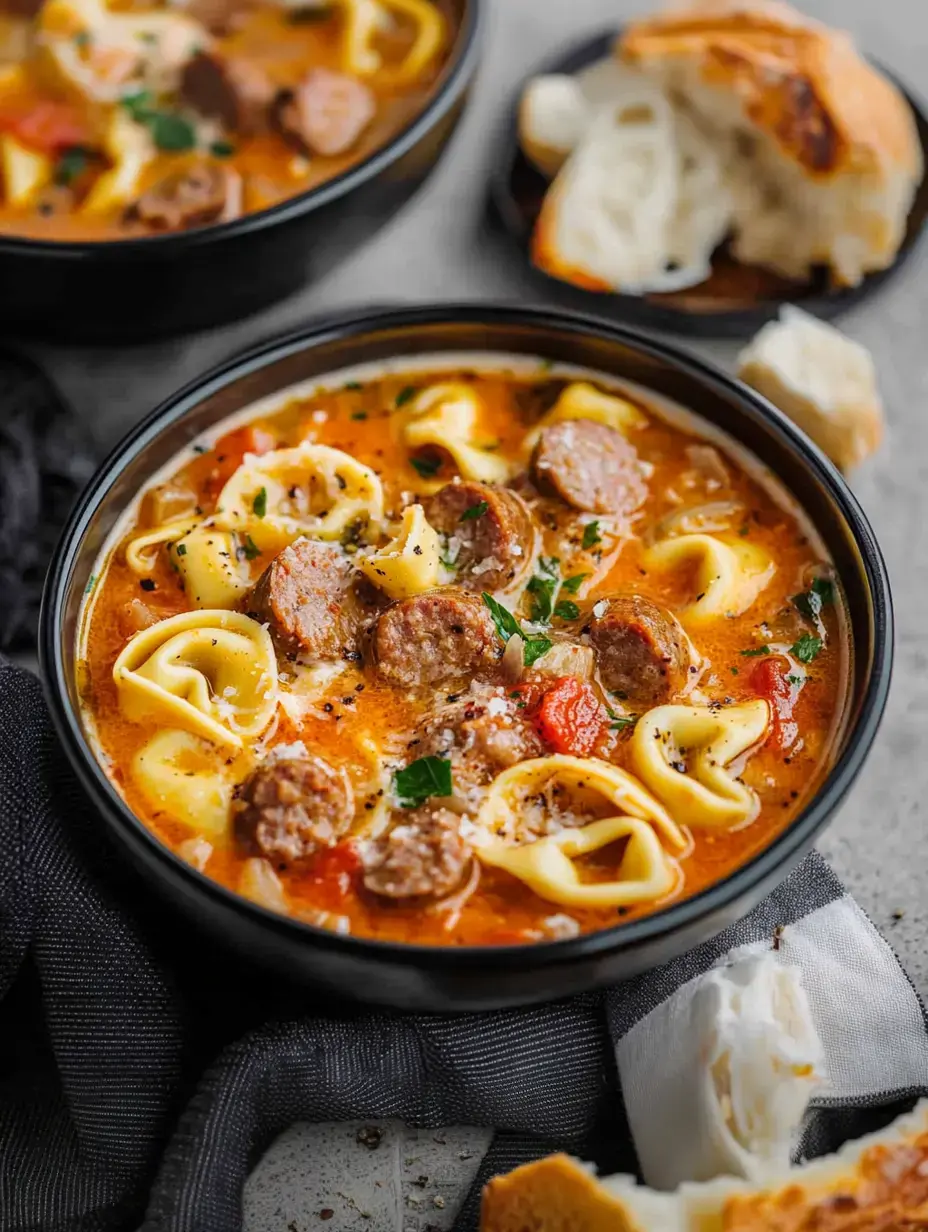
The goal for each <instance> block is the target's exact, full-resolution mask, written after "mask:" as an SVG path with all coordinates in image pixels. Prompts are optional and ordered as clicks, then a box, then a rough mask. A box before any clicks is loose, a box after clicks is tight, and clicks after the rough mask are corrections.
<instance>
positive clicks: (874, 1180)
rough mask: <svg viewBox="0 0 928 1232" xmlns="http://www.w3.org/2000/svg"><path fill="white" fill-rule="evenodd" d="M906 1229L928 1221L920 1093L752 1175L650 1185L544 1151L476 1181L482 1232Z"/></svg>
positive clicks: (924, 1105) (925, 1118)
mask: <svg viewBox="0 0 928 1232" xmlns="http://www.w3.org/2000/svg"><path fill="white" fill-rule="evenodd" d="M812 1228H816V1229H820V1230H821V1232H890V1230H891V1229H892V1230H898V1232H902V1230H903V1229H905V1230H907V1232H908V1230H911V1232H915V1229H918V1228H928V1100H923V1101H922V1102H921V1103H920V1104H919V1105H918V1106H917V1107H916V1109H915V1110H914V1112H911V1113H909V1114H907V1115H906V1116H902V1117H899V1118H898V1119H897V1120H896V1121H894V1122H893V1124H892V1125H890V1126H889V1127H888V1128H887V1129H885V1130H882V1131H881V1132H880V1133H876V1134H869V1135H868V1136H867V1137H865V1138H860V1139H859V1140H858V1141H856V1142H849V1143H847V1144H846V1145H845V1146H844V1147H842V1148H841V1150H840V1151H838V1152H837V1153H836V1154H834V1155H829V1156H827V1157H825V1158H823V1159H817V1160H812V1161H811V1162H810V1163H806V1164H802V1165H801V1166H799V1167H795V1168H790V1169H789V1170H787V1171H784V1172H781V1173H779V1174H777V1175H771V1177H770V1178H769V1180H765V1181H764V1182H763V1183H762V1184H760V1185H749V1184H747V1183H746V1182H744V1181H735V1180H730V1179H727V1178H722V1179H719V1180H715V1181H706V1182H701V1183H698V1184H687V1185H682V1186H681V1187H680V1188H679V1189H678V1190H677V1191H676V1192H675V1193H671V1194H667V1193H657V1192H655V1191H654V1190H650V1189H646V1188H645V1187H643V1186H640V1185H638V1184H637V1183H636V1182H635V1180H634V1179H633V1178H632V1177H628V1176H615V1177H604V1178H602V1179H597V1178H596V1177H595V1176H594V1175H593V1173H592V1171H591V1170H590V1169H589V1168H587V1167H586V1166H585V1165H584V1164H581V1163H579V1162H577V1161H576V1160H572V1159H570V1158H569V1157H568V1156H566V1155H552V1156H550V1157H549V1158H547V1159H542V1160H540V1161H539V1162H538V1163H533V1164H526V1165H524V1166H523V1167H521V1168H517V1169H516V1170H515V1171H514V1172H511V1173H510V1174H509V1175H508V1176H500V1177H496V1179H495V1180H492V1181H490V1183H489V1184H488V1185H487V1186H486V1188H485V1189H484V1191H483V1209H482V1215H481V1221H480V1229H481V1232H801V1230H802V1229H812Z"/></svg>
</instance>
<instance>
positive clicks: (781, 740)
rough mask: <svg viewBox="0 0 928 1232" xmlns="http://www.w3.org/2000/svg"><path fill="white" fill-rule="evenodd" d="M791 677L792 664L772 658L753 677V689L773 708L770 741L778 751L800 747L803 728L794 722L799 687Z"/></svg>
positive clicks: (785, 660) (779, 658) (765, 661)
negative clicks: (799, 738) (798, 740)
mask: <svg viewBox="0 0 928 1232" xmlns="http://www.w3.org/2000/svg"><path fill="white" fill-rule="evenodd" d="M788 677H789V660H788V659H784V658H783V657H782V656H781V655H771V656H770V657H769V658H765V659H762V660H761V662H760V663H758V664H756V665H755V667H754V670H753V671H752V672H751V675H750V682H751V688H752V689H755V690H756V691H757V693H758V694H759V695H760V696H761V697H762V698H764V700H765V701H766V702H768V703H769V705H770V721H771V729H770V735H769V737H768V740H769V741H771V742H772V743H773V744H774V745H775V746H776V747H777V748H780V749H784V750H785V749H789V748H792V746H793V745H794V744H795V743H796V739H797V737H798V735H799V725H798V724H797V722H796V720H795V719H794V718H793V707H794V706H795V705H796V698H797V697H798V696H799V688H798V686H796V685H794V684H792V683H791V682H790V680H789V679H788Z"/></svg>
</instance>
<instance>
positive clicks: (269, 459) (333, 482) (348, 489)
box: [214, 442, 383, 552]
mask: <svg viewBox="0 0 928 1232" xmlns="http://www.w3.org/2000/svg"><path fill="white" fill-rule="evenodd" d="M214 521H215V523H216V525H217V526H218V527H219V528H220V529H221V530H228V531H232V532H236V531H238V532H245V531H247V533H248V534H249V535H250V536H251V538H252V539H253V541H254V542H255V543H256V544H257V546H258V547H259V548H260V549H261V550H262V551H264V550H267V551H269V552H279V551H281V550H282V549H283V548H285V547H287V546H288V544H290V543H292V542H293V541H294V539H297V538H299V537H300V536H301V535H309V536H310V537H311V538H314V539H339V538H340V537H341V536H342V535H343V534H344V532H345V531H346V530H348V529H349V528H350V527H351V526H352V525H353V524H354V523H357V522H359V521H363V522H365V523H367V524H369V525H370V526H372V527H374V528H376V527H378V526H380V524H381V523H382V522H383V487H382V486H381V483H380V479H379V478H378V476H377V475H376V474H375V473H374V471H372V470H371V469H370V467H369V466H365V465H364V464H363V463H362V462H358V461H357V459H356V458H353V457H352V456H351V455H350V454H347V453H344V452H343V451H342V450H341V449H333V448H332V447H331V446H329V445H314V444H312V443H310V442H304V443H303V444H301V445H295V446H294V447H293V448H291V449H273V450H271V452H270V453H265V454H261V455H260V456H259V455H257V454H246V455H245V460H244V462H243V463H242V465H241V466H240V467H239V468H238V470H236V471H235V473H234V474H233V475H232V477H231V478H230V479H229V480H228V482H227V483H226V485H225V487H224V488H223V489H222V491H221V492H220V494H219V499H218V501H217V503H216V514H215V518H214Z"/></svg>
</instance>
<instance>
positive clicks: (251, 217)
mask: <svg viewBox="0 0 928 1232" xmlns="http://www.w3.org/2000/svg"><path fill="white" fill-rule="evenodd" d="M463 6H464V7H463V12H462V17H461V23H460V25H459V27H458V30H457V35H456V37H455V39H454V41H453V43H452V46H451V54H450V55H449V57H448V60H447V62H446V63H445V65H444V67H443V69H442V71H441V73H440V74H439V77H438V79H437V81H436V82H435V83H434V84H433V87H432V92H431V94H430V95H429V97H428V99H427V101H426V104H425V106H424V107H423V108H422V110H421V111H418V112H417V113H416V114H415V115H414V116H413V117H412V119H411V120H410V121H409V122H408V123H407V124H406V125H405V126H404V127H403V128H401V129H400V131H399V132H398V133H396V134H395V135H394V136H393V137H391V138H390V140H389V141H387V142H385V143H384V144H383V145H380V146H378V147H377V148H376V149H374V150H373V151H372V152H371V153H370V154H369V155H368V156H367V158H364V159H362V161H361V162H359V163H354V164H353V165H352V166H350V167H347V168H346V169H345V170H344V171H342V172H341V173H340V174H339V175H336V176H333V177H332V178H331V179H328V180H323V181H322V183H321V184H316V185H315V186H314V187H313V188H309V189H307V190H306V191H305V192H301V193H297V194H296V195H294V196H292V197H286V198H285V199H284V200H283V201H279V202H277V203H276V204H275V205H270V206H268V207H267V208H266V209H263V210H255V211H254V212H252V213H248V214H242V216H241V217H240V218H235V219H232V221H230V222H223V223H209V224H207V225H206V226H204V227H196V228H194V229H193V230H191V231H169V232H165V233H164V234H161V235H139V236H127V237H126V238H125V239H96V240H43V239H35V238H33V237H31V236H17V235H3V234H0V257H3V256H13V255H15V256H28V255H30V254H34V255H35V256H40V255H41V256H43V257H50V258H52V259H56V258H57V259H61V260H70V261H86V260H91V259H92V260H105V261H107V260H119V261H124V260H126V259H127V258H131V257H135V256H142V255H149V254H151V255H155V254H157V255H158V256H159V257H162V258H163V257H164V256H165V255H168V254H166V252H165V250H166V249H168V250H170V252H171V253H173V249H177V252H178V254H180V253H183V252H188V251H195V250H197V249H199V248H202V247H203V246H204V245H206V244H210V243H220V242H222V241H223V240H234V239H236V238H237V237H239V236H246V235H250V234H252V233H254V232H256V231H263V230H265V229H266V228H268V227H273V226H276V225H277V224H278V223H279V224H281V225H283V224H285V223H287V222H290V221H292V220H293V219H296V218H302V217H303V216H304V215H306V214H311V213H312V212H313V211H314V210H317V209H323V208H324V207H325V206H327V205H331V204H332V203H333V202H335V201H338V200H340V199H341V198H342V197H344V196H347V195H348V194H349V193H351V192H353V191H354V190H355V189H357V188H361V187H362V186H363V185H365V184H367V183H369V182H370V181H371V180H374V179H376V178H377V176H378V175H380V174H381V172H383V171H385V170H387V168H389V167H390V166H392V165H393V163H395V162H398V161H399V159H401V158H402V157H403V156H404V155H405V154H407V153H408V152H409V151H410V150H411V149H413V148H414V147H415V146H416V145H417V144H418V143H419V142H420V141H421V140H422V139H423V137H425V136H426V135H427V134H428V133H429V132H431V130H432V129H433V128H434V126H435V125H436V124H437V123H438V122H439V121H440V120H442V119H443V118H444V117H445V115H447V113H448V112H449V111H450V110H451V109H452V108H453V107H454V106H455V105H456V103H457V102H458V100H459V98H460V97H461V96H462V95H463V93H464V92H465V90H466V89H467V86H468V84H469V82H470V80H471V78H472V76H473V74H474V71H475V70H476V67H477V62H478V60H479V58H480V47H481V42H482V39H483V30H484V27H485V25H486V5H485V2H484V0H463Z"/></svg>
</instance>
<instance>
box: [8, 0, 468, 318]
mask: <svg viewBox="0 0 928 1232" xmlns="http://www.w3.org/2000/svg"><path fill="white" fill-rule="evenodd" d="M13 7H14V8H15V9H16V12H15V13H13V12H7V13H5V14H0V290H2V295H0V302H2V309H0V312H2V319H3V320H4V321H6V322H7V323H8V324H9V325H10V327H15V328H16V329H17V330H30V331H33V332H38V333H41V334H43V335H51V336H57V337H62V338H64V339H65V340H72V339H75V340H82V339H91V340H94V341H100V342H111V341H121V340H128V339H139V338H146V339H147V338H150V337H151V336H153V335H156V334H170V333H181V332H184V331H187V330H191V329H198V328H202V327H206V326H213V325H217V324H221V323H223V322H227V321H234V320H238V319H240V318H241V317H243V316H245V315H247V314H249V313H251V312H254V311H256V310H257V309H259V308H261V307H264V306H265V305H267V304H269V303H271V302H273V301H274V300H277V299H279V298H282V297H284V296H286V295H288V294H290V293H292V292H293V291H295V290H297V289H298V288H299V287H300V286H301V285H302V284H304V283H305V282H306V281H307V280H309V279H312V278H315V277H318V276H319V275H321V274H322V273H324V272H325V271H326V270H328V269H330V268H331V267H332V266H333V264H335V263H336V262H337V261H339V260H340V259H342V258H343V257H345V256H347V255H349V254H352V253H354V252H355V251H356V250H357V247H358V245H359V244H360V243H361V242H362V241H363V240H364V239H365V238H367V237H368V236H369V235H370V234H371V233H372V232H373V231H374V230H375V229H376V228H377V227H379V226H380V225H381V224H382V223H383V222H385V221H387V220H388V219H389V218H391V217H393V216H394V214H395V213H396V210H397V209H398V208H400V207H401V206H402V205H403V203H404V202H405V201H406V200H407V199H408V197H409V196H410V195H411V194H412V193H413V192H414V190H415V189H416V188H417V187H418V186H419V185H420V184H421V183H422V182H423V180H424V179H425V178H426V176H427V175H428V174H429V173H430V171H431V170H432V168H433V167H434V166H435V164H436V161H437V160H438V158H439V156H440V154H441V153H442V151H443V150H444V147H445V145H446V143H447V141H448V139H449V137H450V135H451V133H452V131H453V130H454V128H455V126H456V123H457V120H458V119H459V117H460V115H461V112H462V110H463V107H464V104H465V101H466V97H467V93H468V89H469V86H470V83H471V80H472V77H473V73H474V70H475V68H476V64H477V58H478V53H479V25H480V11H479V10H480V0H306V3H288V2H287V0H190V2H189V3H184V4H181V3H166V4H165V3H155V2H154V0H151V2H149V0H145V2H144V3H134V4H132V3H124V2H122V0H44V3H40V4H35V3H33V2H32V0H26V2H24V3H22V4H17V5H16V6H13Z"/></svg>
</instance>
